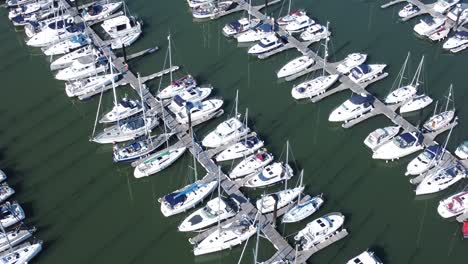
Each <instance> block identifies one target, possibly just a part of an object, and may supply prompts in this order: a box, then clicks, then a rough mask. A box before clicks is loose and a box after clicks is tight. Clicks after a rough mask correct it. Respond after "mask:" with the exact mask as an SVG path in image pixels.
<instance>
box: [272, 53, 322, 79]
mask: <svg viewBox="0 0 468 264" xmlns="http://www.w3.org/2000/svg"><path fill="white" fill-rule="evenodd" d="M314 63H315V61H314V59H312V58H311V57H309V56H307V55H305V56H300V57H297V58H295V59H293V60H292V61H290V62H288V63H286V65H284V66H283V67H281V69H280V70H279V71H278V73H277V77H278V78H284V77H287V76H290V75H293V74H296V73H299V72H301V71H303V70H305V69H307V68H308V67H309V66H311V65H313V64H314Z"/></svg>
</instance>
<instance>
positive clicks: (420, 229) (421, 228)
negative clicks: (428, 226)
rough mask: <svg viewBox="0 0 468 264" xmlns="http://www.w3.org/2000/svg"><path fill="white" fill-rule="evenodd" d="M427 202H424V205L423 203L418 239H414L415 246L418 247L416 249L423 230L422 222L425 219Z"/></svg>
mask: <svg viewBox="0 0 468 264" xmlns="http://www.w3.org/2000/svg"><path fill="white" fill-rule="evenodd" d="M427 202H428V201H427V200H426V201H425V203H424V211H423V216H422V219H421V222H420V226H419V231H418V237H417V239H416V246H418V247H419V243H420V242H421V234H422V230H423V227H424V220H425V219H426V212H427Z"/></svg>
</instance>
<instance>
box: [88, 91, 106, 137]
mask: <svg viewBox="0 0 468 264" xmlns="http://www.w3.org/2000/svg"><path fill="white" fill-rule="evenodd" d="M103 94H104V86H103V87H102V89H101V96H100V97H99V104H98V109H97V111H96V119H95V120H94V127H93V133H92V134H91V138H93V137H94V133H96V126H97V123H98V119H99V111H100V109H101V102H102V95H103Z"/></svg>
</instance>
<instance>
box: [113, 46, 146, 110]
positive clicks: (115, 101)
mask: <svg viewBox="0 0 468 264" xmlns="http://www.w3.org/2000/svg"><path fill="white" fill-rule="evenodd" d="M109 67H110V72H111V80H112V93H113V94H114V106H117V104H118V103H117V93H116V91H115V80H114V67H113V65H112V55H111V56H109ZM138 82H139V83H140V81H139V80H138ZM139 85H140V92H141V83H140V84H139Z"/></svg>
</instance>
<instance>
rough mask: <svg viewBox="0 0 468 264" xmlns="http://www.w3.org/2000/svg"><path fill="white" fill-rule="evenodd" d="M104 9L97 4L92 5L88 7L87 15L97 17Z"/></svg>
mask: <svg viewBox="0 0 468 264" xmlns="http://www.w3.org/2000/svg"><path fill="white" fill-rule="evenodd" d="M103 9H104V8H103V7H102V5H99V4H94V5H92V6H90V7H88V14H89V15H91V16H95V15H98V14H100V13H101V12H102V10H103Z"/></svg>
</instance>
